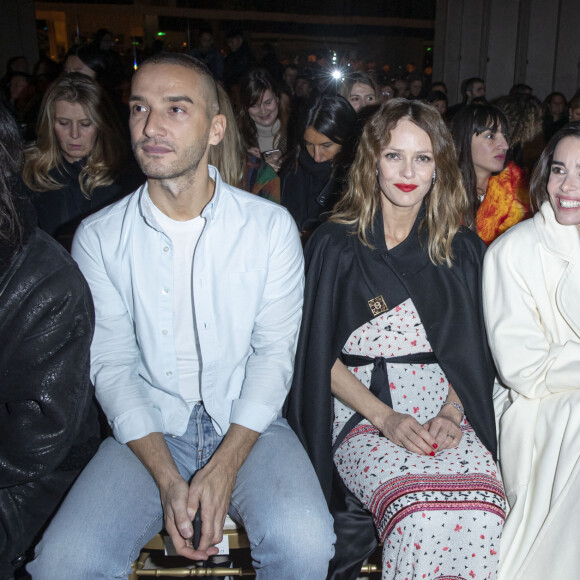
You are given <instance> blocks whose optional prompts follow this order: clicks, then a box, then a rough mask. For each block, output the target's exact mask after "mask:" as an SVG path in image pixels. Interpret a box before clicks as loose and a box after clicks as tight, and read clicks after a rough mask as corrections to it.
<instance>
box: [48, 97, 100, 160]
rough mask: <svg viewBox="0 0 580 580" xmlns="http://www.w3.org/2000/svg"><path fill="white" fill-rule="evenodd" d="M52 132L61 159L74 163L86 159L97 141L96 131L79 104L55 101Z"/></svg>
mask: <svg viewBox="0 0 580 580" xmlns="http://www.w3.org/2000/svg"><path fill="white" fill-rule="evenodd" d="M54 113H55V115H54V117H55V120H54V132H55V133H56V138H57V140H58V144H59V145H60V150H61V152H62V155H63V157H64V158H65V159H66V160H67V161H68V162H69V163H74V162H75V161H80V160H81V159H82V158H83V157H86V156H87V155H88V154H89V153H90V152H91V151H92V149H93V147H94V145H95V141H96V139H97V129H96V128H95V126H94V125H93V122H92V121H91V119H90V118H89V116H88V115H87V114H86V111H85V110H84V109H83V107H82V105H81V104H80V103H69V102H68V101H57V102H56V106H55V111H54Z"/></svg>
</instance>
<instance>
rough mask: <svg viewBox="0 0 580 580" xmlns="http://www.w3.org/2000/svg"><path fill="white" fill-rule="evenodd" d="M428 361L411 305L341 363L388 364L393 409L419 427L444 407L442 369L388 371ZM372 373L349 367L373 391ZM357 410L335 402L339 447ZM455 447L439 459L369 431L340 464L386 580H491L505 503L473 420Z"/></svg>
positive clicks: (362, 430) (350, 443)
mask: <svg viewBox="0 0 580 580" xmlns="http://www.w3.org/2000/svg"><path fill="white" fill-rule="evenodd" d="M428 352H431V346H430V344H429V342H428V340H427V336H426V334H425V330H424V328H423V325H422V324H421V320H420V319H419V316H418V314H417V311H416V309H415V306H414V305H413V302H412V300H411V299H410V298H407V299H406V300H405V301H404V302H402V303H401V304H399V305H398V306H396V307H395V308H392V309H391V310H389V311H387V312H385V313H382V314H379V315H378V316H376V317H375V318H373V319H372V320H370V321H369V322H367V323H365V324H363V325H362V326H361V327H360V328H357V329H356V330H355V331H354V332H353V333H352V334H351V336H350V337H349V338H348V340H347V341H346V344H345V345H344V348H343V353H344V354H346V355H356V356H363V357H368V358H376V357H381V358H385V359H387V369H388V376H389V389H390V394H391V399H392V405H393V409H395V410H396V411H398V412H400V413H406V414H409V415H412V416H413V417H415V418H416V419H417V421H419V422H420V423H421V424H423V423H425V422H426V421H428V420H429V419H431V418H432V417H434V416H435V415H436V414H437V413H438V412H439V410H440V409H441V406H442V405H443V403H444V402H445V401H446V399H447V394H448V386H449V383H448V381H447V378H446V377H445V374H444V373H443V371H442V370H441V368H440V366H439V365H438V364H436V363H433V364H406V363H388V359H389V358H393V357H401V356H405V355H413V354H418V353H428ZM372 369H373V364H369V365H366V366H358V367H349V370H350V371H351V372H352V373H353V374H354V375H355V376H356V377H357V378H358V379H359V380H360V381H361V382H362V383H363V384H364V385H365V386H366V387H367V388H368V387H369V385H370V381H371V372H372ZM352 415H353V410H352V409H350V408H349V407H348V406H346V405H345V404H343V403H342V402H341V401H339V400H338V399H336V398H335V399H334V425H333V437H334V439H336V438H337V436H338V434H339V433H340V432H341V430H342V429H343V427H344V425H345V423H346V422H347V421H348V419H349V418H350V417H351V416H352ZM461 431H462V433H463V436H462V439H461V442H460V443H459V445H458V446H457V447H455V448H452V449H447V450H443V451H441V452H440V453H437V454H436V455H435V456H434V457H431V456H423V455H417V454H415V453H412V452H410V451H407V450H406V449H404V448H403V447H399V446H398V445H395V444H394V443H392V442H391V441H390V440H389V439H387V438H386V437H384V436H382V435H381V433H380V432H379V431H378V429H376V428H375V427H373V426H372V425H371V424H370V423H369V422H368V421H366V420H363V421H361V422H360V423H359V424H358V425H357V426H356V427H354V428H353V429H352V430H351V431H350V432H349V433H348V434H347V435H346V436H345V438H344V440H343V441H342V442H341V444H340V445H339V447H338V448H337V450H336V452H335V455H334V461H335V464H336V466H337V469H338V472H339V473H340V476H341V477H342V479H343V481H344V482H345V484H346V486H347V487H348V489H349V490H350V491H351V492H352V493H354V495H355V496H356V497H357V498H358V499H359V500H360V501H361V502H362V503H363V505H364V506H365V507H366V508H367V509H368V510H369V511H370V512H371V513H372V514H373V519H374V522H375V526H376V528H377V531H378V534H379V537H380V539H381V541H382V542H383V543H384V547H383V574H382V578H383V580H386V579H396V580H411V579H413V580H414V579H423V578H425V579H439V580H442V579H451V578H453V579H457V578H464V579H466V580H471V579H484V578H485V579H495V578H496V576H497V568H498V560H499V553H498V552H499V540H500V535H501V530H502V527H503V523H504V519H505V497H504V493H503V487H502V484H501V480H500V476H499V473H498V470H497V467H496V465H495V462H494V461H493V458H492V456H491V453H490V452H489V451H488V450H487V449H486V448H485V447H484V445H483V444H482V443H481V442H480V440H479V438H478V437H477V435H476V434H475V432H474V430H473V428H472V427H471V425H470V424H469V422H468V420H467V419H464V420H463V423H462V425H461Z"/></svg>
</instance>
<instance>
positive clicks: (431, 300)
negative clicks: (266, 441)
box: [286, 209, 497, 579]
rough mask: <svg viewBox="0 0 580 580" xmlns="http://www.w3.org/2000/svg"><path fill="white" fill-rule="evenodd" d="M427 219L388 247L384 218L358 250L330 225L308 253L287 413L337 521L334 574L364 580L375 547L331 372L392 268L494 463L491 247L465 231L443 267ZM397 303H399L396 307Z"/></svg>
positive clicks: (348, 233)
mask: <svg viewBox="0 0 580 580" xmlns="http://www.w3.org/2000/svg"><path fill="white" fill-rule="evenodd" d="M423 215H424V209H422V211H421V212H420V213H419V216H418V217H417V220H416V222H415V225H414V227H413V229H412V231H411V233H410V234H409V236H408V238H407V239H406V240H405V241H404V242H402V243H401V244H399V245H398V246H396V247H395V248H393V249H392V250H387V247H386V244H385V239H384V233H383V220H382V215H381V212H378V215H377V218H376V220H375V223H374V225H373V232H372V233H371V235H370V236H369V239H370V241H371V243H372V246H373V247H374V249H372V250H371V249H369V248H368V247H366V246H364V245H363V244H361V243H360V241H359V240H358V238H357V237H356V235H355V234H354V233H353V231H352V229H351V228H350V227H349V226H345V225H341V224H335V223H326V224H324V225H322V226H321V227H320V228H318V229H317V231H316V232H315V234H314V235H313V237H312V239H311V240H310V242H309V244H308V246H307V247H306V288H305V297H304V312H303V319H302V327H301V331H300V339H299V342H298V350H297V354H296V365H295V371H294V381H293V384H292V389H291V390H290V394H289V396H288V400H287V405H286V416H287V418H288V421H289V423H290V425H291V426H292V427H293V429H294V430H295V431H296V433H297V435H298V437H299V438H300V440H301V441H302V444H303V445H304V447H305V448H306V450H307V452H308V454H309V456H310V459H311V461H312V463H313V465H314V468H315V470H316V472H317V475H318V478H319V480H320V484H321V486H322V490H323V492H324V494H325V497H326V499H327V501H328V503H329V506H330V509H331V512H332V514H333V516H334V518H335V532H336V534H337V544H336V554H335V557H334V559H333V561H332V562H331V566H330V573H329V577H330V578H333V579H338V578H342V579H346V578H356V577H357V574H358V571H359V570H360V565H361V563H362V561H363V560H364V558H365V557H367V556H368V555H369V554H370V553H372V551H373V550H374V548H375V547H376V544H377V541H376V535H375V530H374V525H373V523H372V519H371V516H370V513H369V512H367V511H366V510H364V508H363V507H362V505H361V504H360V503H359V502H358V500H357V499H356V498H355V497H354V496H353V495H352V494H350V492H348V490H347V489H346V487H345V486H344V485H343V484H342V481H341V480H340V477H339V476H338V473H337V472H336V470H335V468H334V463H333V458H332V445H331V437H332V420H333V406H332V397H331V392H330V370H331V368H332V365H333V364H334V362H335V361H336V359H337V358H338V356H339V354H340V351H341V350H342V348H343V346H344V344H345V342H346V340H347V338H348V337H349V336H350V334H351V332H352V331H353V330H355V329H356V328H358V327H359V326H360V325H361V324H363V323H365V322H367V321H369V320H370V319H372V318H374V315H373V314H372V313H371V310H370V307H369V303H368V301H369V300H372V299H373V298H376V297H378V296H380V295H385V296H386V295H388V289H387V288H386V287H385V281H384V278H385V276H384V272H385V268H390V269H391V271H392V272H393V273H394V274H395V275H396V276H397V278H398V279H399V281H400V282H401V283H402V285H403V286H404V287H405V289H406V291H407V292H408V294H409V296H410V297H411V299H412V300H413V302H414V304H415V307H416V308H417V311H418V313H419V316H420V318H421V321H422V323H423V326H424V328H425V331H426V334H427V338H428V339H429V342H430V344H431V347H432V349H433V352H434V353H435V355H436V357H437V360H438V362H439V364H440V366H441V368H442V369H443V371H444V372H445V374H446V376H447V378H448V379H449V381H450V383H451V384H452V385H453V388H454V389H455V391H456V392H457V394H458V396H459V398H460V399H461V402H462V404H463V406H464V408H465V413H466V416H467V418H468V420H469V421H470V423H471V425H472V426H473V428H474V430H475V432H476V433H477V435H478V437H479V438H480V440H481V441H482V443H483V444H484V445H485V446H486V447H487V448H488V449H489V451H490V452H491V453H492V455H493V457H494V459H495V458H496V451H497V441H496V433H495V418H494V411H493V403H492V392H493V382H494V375H495V371H494V365H493V361H492V358H491V355H490V352H489V349H488V345H487V338H486V334H485V327H484V320H483V311H482V299H481V268H482V261H483V255H484V252H485V249H486V248H485V244H484V243H483V242H482V241H481V240H480V238H479V237H478V236H477V235H476V234H474V233H473V232H471V231H470V230H468V229H466V228H462V229H461V230H460V231H459V232H458V233H457V235H456V236H455V238H454V240H453V252H454V261H453V266H452V267H451V268H449V267H447V266H446V265H442V266H435V265H434V264H433V263H432V262H431V260H430V259H429V256H428V254H427V250H426V238H427V235H426V231H425V230H423V231H422V233H420V232H421V230H420V228H419V223H420V221H421V219H422V217H423ZM390 306H394V304H392V305H390Z"/></svg>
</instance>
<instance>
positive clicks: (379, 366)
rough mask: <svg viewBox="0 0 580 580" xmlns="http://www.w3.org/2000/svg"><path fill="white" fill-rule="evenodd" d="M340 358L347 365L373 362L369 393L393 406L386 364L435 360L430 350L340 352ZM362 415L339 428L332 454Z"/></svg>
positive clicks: (360, 419)
mask: <svg viewBox="0 0 580 580" xmlns="http://www.w3.org/2000/svg"><path fill="white" fill-rule="evenodd" d="M340 360H341V361H342V363H343V364H344V365H345V366H347V367H362V366H366V365H368V364H370V363H373V370H372V372H371V385H370V391H371V393H372V394H373V395H374V396H375V397H377V399H379V400H380V401H382V402H383V403H385V405H388V406H389V407H391V409H392V408H393V401H392V399H391V389H390V388H389V372H388V369H387V365H388V364H389V363H406V364H418V365H430V364H434V363H436V362H437V357H436V356H435V354H434V353H432V352H418V353H415V354H408V355H405V356H392V357H388V358H385V357H376V358H368V357H366V356H357V355H351V354H345V353H341V355H340ZM363 419H364V417H363V416H362V415H361V414H360V413H355V414H354V415H353V416H352V417H351V418H350V419H349V420H348V421H347V422H346V423H345V424H344V427H343V428H342V429H341V431H340V433H339V434H338V437H337V438H336V441H335V442H334V445H333V446H332V454H333V455H334V454H335V453H336V450H337V449H338V448H339V446H340V444H341V443H342V442H343V441H344V438H345V437H346V436H347V435H348V434H349V433H350V432H351V431H352V429H354V427H356V426H357V425H358V424H359V423H360V422H361V421H362V420H363Z"/></svg>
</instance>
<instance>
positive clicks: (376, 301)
mask: <svg viewBox="0 0 580 580" xmlns="http://www.w3.org/2000/svg"><path fill="white" fill-rule="evenodd" d="M369 308H370V309H371V312H372V313H373V316H378V315H379V314H382V313H383V312H386V311H387V310H388V309H389V307H388V306H387V303H386V302H385V299H384V298H383V296H382V294H381V295H380V296H377V297H376V298H373V299H372V300H369Z"/></svg>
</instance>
